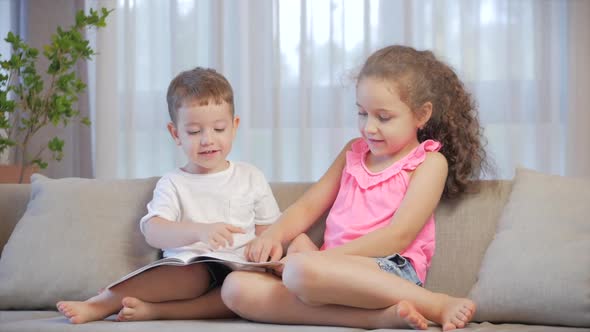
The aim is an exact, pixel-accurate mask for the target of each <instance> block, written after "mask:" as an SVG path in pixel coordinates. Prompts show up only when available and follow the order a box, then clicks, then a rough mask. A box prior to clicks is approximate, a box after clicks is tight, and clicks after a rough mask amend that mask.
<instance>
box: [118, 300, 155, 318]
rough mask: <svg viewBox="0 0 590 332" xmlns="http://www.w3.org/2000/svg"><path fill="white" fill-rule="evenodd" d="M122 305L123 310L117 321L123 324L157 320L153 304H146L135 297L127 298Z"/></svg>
mask: <svg viewBox="0 0 590 332" xmlns="http://www.w3.org/2000/svg"><path fill="white" fill-rule="evenodd" d="M121 303H122V304H123V309H121V311H119V314H118V315H117V320H118V321H121V322H131V321H141V320H154V319H157V315H156V311H155V310H154V308H153V305H152V303H149V302H144V301H142V300H140V299H138V298H135V297H126V298H124V299H123V300H122V301H121Z"/></svg>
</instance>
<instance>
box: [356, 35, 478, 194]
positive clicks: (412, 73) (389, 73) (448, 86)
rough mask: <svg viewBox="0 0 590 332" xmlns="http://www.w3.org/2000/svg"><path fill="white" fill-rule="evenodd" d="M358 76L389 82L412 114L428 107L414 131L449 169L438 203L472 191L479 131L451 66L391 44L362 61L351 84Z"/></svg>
mask: <svg viewBox="0 0 590 332" xmlns="http://www.w3.org/2000/svg"><path fill="white" fill-rule="evenodd" d="M363 77H375V78H379V79H385V80H388V81H391V82H392V83H394V84H395V86H396V87H397V92H398V93H399V95H400V98H401V100H402V101H403V102H404V103H406V105H408V107H409V108H410V109H411V110H412V111H413V112H419V110H421V109H422V106H423V105H424V104H425V103H427V102H430V103H432V115H431V118H430V120H428V122H427V123H426V125H425V126H424V127H423V128H422V129H420V130H418V140H419V141H420V142H423V141H425V140H427V139H434V140H437V141H439V142H441V143H442V148H441V150H440V153H442V154H443V155H444V156H445V157H446V159H447V162H448V165H449V171H448V176H447V180H446V183H445V188H444V191H443V195H442V196H443V198H454V197H457V196H458V195H459V194H461V193H463V192H467V191H474V190H477V188H476V187H475V185H474V184H475V182H474V181H472V180H474V179H477V178H479V177H480V175H481V174H482V172H484V171H485V169H486V168H487V160H486V159H487V155H486V151H485V150H484V143H485V140H484V137H483V129H482V127H481V126H480V124H479V119H478V115H477V107H476V105H475V103H474V101H473V99H472V98H471V95H470V93H468V92H467V91H466V89H465V87H464V86H463V83H462V82H461V80H460V79H459V78H458V77H457V74H455V72H454V71H453V69H452V68H451V67H449V66H448V65H447V64H445V63H443V62H442V61H440V60H438V59H436V57H435V56H434V54H433V53H432V52H430V51H418V50H416V49H414V48H411V47H407V46H400V45H393V46H388V47H385V48H382V49H380V50H378V51H376V52H375V53H373V54H372V55H371V56H370V57H369V58H368V59H367V61H366V62H365V64H364V65H363V67H362V69H361V71H360V73H359V75H358V77H357V82H358V81H360V80H361V79H362V78H363Z"/></svg>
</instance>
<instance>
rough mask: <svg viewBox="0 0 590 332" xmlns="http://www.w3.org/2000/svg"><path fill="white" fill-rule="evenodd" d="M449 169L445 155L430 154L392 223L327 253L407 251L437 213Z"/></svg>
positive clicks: (391, 252) (348, 253) (370, 255)
mask: <svg viewBox="0 0 590 332" xmlns="http://www.w3.org/2000/svg"><path fill="white" fill-rule="evenodd" d="M447 172H448V165H447V160H446V159H445V157H444V156H443V155H442V154H440V153H438V152H430V153H427V155H426V159H425V160H424V162H423V163H422V164H421V165H420V166H419V167H418V168H416V170H415V171H414V173H413V174H412V177H411V179H410V184H409V186H408V191H407V192H406V195H405V197H404V198H403V200H402V202H401V204H400V206H399V208H398V209H397V211H396V212H395V214H394V215H393V217H392V219H391V222H390V224H389V225H388V226H386V227H383V228H380V229H377V230H375V231H373V232H371V233H369V234H366V235H364V236H362V237H359V238H357V239H355V240H353V241H350V242H348V243H346V244H343V245H342V246H339V247H336V248H332V249H329V250H327V251H326V253H328V254H329V253H335V254H346V255H358V256H366V257H383V256H388V255H391V254H393V253H400V252H403V251H404V249H406V248H407V247H408V246H409V245H410V244H411V243H412V241H414V239H415V238H416V236H418V233H419V232H420V231H421V230H422V228H423V227H424V225H425V224H426V222H427V221H428V219H429V217H430V216H431V215H432V213H433V212H434V209H435V208H436V206H437V204H438V202H439V200H440V197H441V195H442V192H443V189H444V186H445V181H446V178H447Z"/></svg>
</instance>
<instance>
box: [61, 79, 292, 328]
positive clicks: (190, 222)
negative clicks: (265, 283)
mask: <svg viewBox="0 0 590 332" xmlns="http://www.w3.org/2000/svg"><path fill="white" fill-rule="evenodd" d="M167 102H168V112H169V113H170V119H171V122H170V123H168V131H169V132H170V135H171V136H172V138H173V139H174V142H175V143H176V145H178V146H179V147H181V148H182V151H183V152H184V154H185V155H186V157H187V160H188V162H187V164H186V165H185V166H184V167H182V168H179V169H176V170H174V171H172V172H169V173H167V174H165V175H164V176H162V178H161V179H160V180H159V181H158V184H157V185H156V188H155V190H154V196H153V199H152V201H151V202H150V203H149V204H148V214H147V215H146V216H144V217H143V218H142V219H141V221H140V229H141V231H142V233H143V234H144V236H145V239H146V241H147V243H148V244H150V245H151V246H153V247H156V248H160V249H163V250H164V256H166V257H167V256H170V255H173V254H175V253H178V252H182V251H197V252H199V251H202V250H211V249H220V248H225V249H233V250H236V251H240V252H241V251H242V248H243V246H244V245H245V244H246V243H248V242H249V241H250V240H252V239H253V238H254V237H255V236H256V235H257V234H260V233H261V232H262V231H263V230H264V228H265V227H266V226H267V225H269V224H271V223H273V222H274V221H275V220H276V219H277V218H278V217H279V215H280V211H279V208H278V206H277V203H276V201H275V199H274V196H273V195H272V192H271V190H270V186H269V185H268V183H267V182H266V180H265V178H264V175H263V174H262V173H261V172H260V171H259V170H258V169H256V168H255V167H254V166H252V165H249V164H246V163H242V162H230V161H228V160H226V157H227V155H228V154H229V153H230V151H231V147H232V142H233V140H234V138H235V135H236V131H237V129H238V125H239V123H240V119H239V118H238V117H236V116H235V115H234V103H233V91H232V88H231V85H230V84H229V82H228V81H227V80H226V79H225V77H223V76H222V75H220V74H219V73H217V72H216V71H215V70H212V69H205V68H195V69H193V70H189V71H185V72H182V73H180V74H179V75H178V76H176V78H174V79H173V80H172V82H171V83H170V86H169V87H168V94H167ZM229 272H230V269H229V268H227V267H225V266H224V265H221V264H216V263H200V264H192V265H187V266H159V267H156V268H153V269H149V270H147V271H145V272H143V273H140V274H138V275H136V276H135V277H132V278H130V279H128V280H126V281H124V282H122V283H120V284H117V285H115V286H114V287H112V288H110V289H106V290H104V291H102V292H101V293H100V294H98V295H96V296H94V297H92V298H90V299H88V300H86V301H84V302H77V301H60V302H58V303H57V308H58V310H59V311H60V312H61V313H62V314H63V315H64V316H66V317H67V318H68V319H69V320H70V322H71V323H74V324H80V323H86V322H90V321H95V320H102V319H105V318H106V317H108V316H110V315H112V314H114V313H116V312H117V311H118V312H119V313H118V315H117V320H119V321H137V320H153V319H203V318H224V317H233V316H235V314H234V313H233V312H232V311H231V310H229V309H228V308H227V307H226V306H225V305H224V304H223V302H222V300H221V296H220V286H221V284H222V282H223V280H224V278H225V277H226V276H227V274H229Z"/></svg>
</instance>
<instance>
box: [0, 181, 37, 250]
mask: <svg viewBox="0 0 590 332" xmlns="http://www.w3.org/2000/svg"><path fill="white" fill-rule="evenodd" d="M29 196H31V185H28V184H0V256H1V255H2V249H3V248H4V245H5V244H6V242H7V241H8V238H9V237H10V234H11V233H12V231H13V230H14V226H16V223H17V221H18V220H19V219H20V218H21V217H22V215H23V213H25V209H26V208H27V203H28V202H29Z"/></svg>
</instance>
